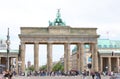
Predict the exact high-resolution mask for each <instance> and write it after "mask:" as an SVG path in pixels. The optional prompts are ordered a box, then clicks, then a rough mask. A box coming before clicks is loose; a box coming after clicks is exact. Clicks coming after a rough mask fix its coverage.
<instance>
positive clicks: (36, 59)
mask: <svg viewBox="0 0 120 79" xmlns="http://www.w3.org/2000/svg"><path fill="white" fill-rule="evenodd" d="M34 68H35V71H39V43H36V42H35V44H34Z"/></svg>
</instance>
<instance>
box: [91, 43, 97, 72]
mask: <svg viewBox="0 0 120 79" xmlns="http://www.w3.org/2000/svg"><path fill="white" fill-rule="evenodd" d="M91 46H92V69H93V70H94V71H98V52H97V44H96V43H94V44H92V45H91Z"/></svg>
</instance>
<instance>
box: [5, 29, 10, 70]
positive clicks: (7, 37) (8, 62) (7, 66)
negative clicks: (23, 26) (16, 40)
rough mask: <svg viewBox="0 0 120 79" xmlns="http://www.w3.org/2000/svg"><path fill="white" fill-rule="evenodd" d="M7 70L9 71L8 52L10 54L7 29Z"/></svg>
mask: <svg viewBox="0 0 120 79" xmlns="http://www.w3.org/2000/svg"><path fill="white" fill-rule="evenodd" d="M6 44H7V70H9V52H10V36H9V28H8V34H7V40H6Z"/></svg>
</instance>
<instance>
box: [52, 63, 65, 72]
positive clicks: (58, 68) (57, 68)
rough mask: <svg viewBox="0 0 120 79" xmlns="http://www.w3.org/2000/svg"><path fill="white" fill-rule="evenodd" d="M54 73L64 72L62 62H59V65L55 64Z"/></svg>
mask: <svg viewBox="0 0 120 79" xmlns="http://www.w3.org/2000/svg"><path fill="white" fill-rule="evenodd" d="M52 70H53V71H59V70H60V71H63V70H64V66H63V64H62V63H61V62H58V63H57V64H55V65H54V66H53V69H52Z"/></svg>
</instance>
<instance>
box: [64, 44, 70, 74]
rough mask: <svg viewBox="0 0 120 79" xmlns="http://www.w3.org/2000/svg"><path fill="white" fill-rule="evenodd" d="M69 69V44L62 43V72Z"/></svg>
mask: <svg viewBox="0 0 120 79" xmlns="http://www.w3.org/2000/svg"><path fill="white" fill-rule="evenodd" d="M68 71H70V44H69V43H66V44H64V72H65V73H67V72H68Z"/></svg>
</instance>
